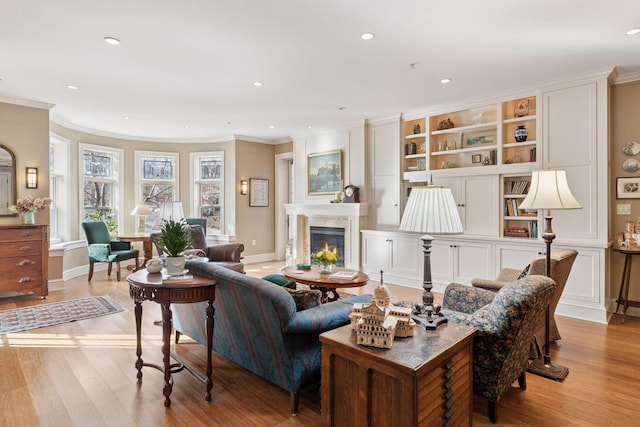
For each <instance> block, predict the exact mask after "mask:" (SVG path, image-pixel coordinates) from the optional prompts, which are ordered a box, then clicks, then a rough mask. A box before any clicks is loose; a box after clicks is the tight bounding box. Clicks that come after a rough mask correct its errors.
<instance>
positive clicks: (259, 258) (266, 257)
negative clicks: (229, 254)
mask: <svg viewBox="0 0 640 427" xmlns="http://www.w3.org/2000/svg"><path fill="white" fill-rule="evenodd" d="M275 259H276V253H275V252H271V253H268V254H257V255H245V256H244V257H243V258H242V262H243V263H244V264H252V263H254V262H269V261H274V260H275Z"/></svg>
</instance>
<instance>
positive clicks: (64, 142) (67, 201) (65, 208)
mask: <svg viewBox="0 0 640 427" xmlns="http://www.w3.org/2000/svg"><path fill="white" fill-rule="evenodd" d="M49 145H50V146H53V151H54V169H55V170H54V171H50V172H49V174H50V176H55V177H56V180H57V181H58V183H59V184H58V188H57V189H50V191H56V196H57V200H56V219H57V221H56V223H57V224H56V226H57V230H58V233H57V234H58V235H57V236H56V237H52V238H51V239H50V242H49V244H50V245H53V244H56V243H60V242H63V241H69V240H71V197H70V195H71V188H70V184H71V179H70V176H71V175H70V174H71V165H70V145H71V143H70V141H69V140H68V139H66V138H64V137H62V136H60V135H58V134H56V133H54V132H50V133H49ZM56 159H57V161H55V160H56ZM49 162H51V159H49Z"/></svg>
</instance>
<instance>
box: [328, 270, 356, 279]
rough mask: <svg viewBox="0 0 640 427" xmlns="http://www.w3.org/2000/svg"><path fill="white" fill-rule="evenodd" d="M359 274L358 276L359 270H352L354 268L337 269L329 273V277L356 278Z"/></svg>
mask: <svg viewBox="0 0 640 427" xmlns="http://www.w3.org/2000/svg"><path fill="white" fill-rule="evenodd" d="M357 276H358V272H357V271H352V270H340V271H336V272H335V273H331V274H330V275H329V277H330V278H332V279H340V280H351V279H355V278H356V277H357Z"/></svg>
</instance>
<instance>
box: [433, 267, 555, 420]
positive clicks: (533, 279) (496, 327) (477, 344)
mask: <svg viewBox="0 0 640 427" xmlns="http://www.w3.org/2000/svg"><path fill="white" fill-rule="evenodd" d="M554 288H555V283H554V281H553V280H552V279H550V278H548V277H545V276H539V275H530V276H526V277H524V278H522V279H518V280H516V281H514V282H512V283H510V284H508V285H506V286H504V287H502V288H501V289H500V290H499V291H498V292H492V291H488V290H486V289H481V288H475V287H471V286H465V285H460V284H457V283H451V284H449V286H447V289H446V290H445V293H444V300H443V303H442V307H443V313H444V315H445V316H447V317H448V318H449V320H450V321H453V322H460V323H465V324H468V325H471V326H475V327H476V328H478V330H479V331H480V333H479V334H478V335H477V336H476V337H475V338H474V339H473V392H474V393H475V394H477V395H479V396H481V397H483V398H485V399H487V400H488V406H487V408H488V413H489V420H491V422H495V421H496V418H497V416H496V403H497V401H498V400H499V399H500V397H501V396H502V395H504V394H505V393H506V392H507V391H508V390H509V389H510V388H511V384H513V382H514V381H515V380H518V383H519V385H520V388H521V389H523V390H525V389H526V386H527V385H526V377H525V374H526V371H527V367H528V356H529V346H530V344H531V341H532V340H533V334H534V332H535V331H536V327H537V325H538V323H539V322H540V320H541V319H542V318H543V317H544V315H545V308H546V306H547V305H548V304H549V302H550V301H551V298H552V297H553V293H554Z"/></svg>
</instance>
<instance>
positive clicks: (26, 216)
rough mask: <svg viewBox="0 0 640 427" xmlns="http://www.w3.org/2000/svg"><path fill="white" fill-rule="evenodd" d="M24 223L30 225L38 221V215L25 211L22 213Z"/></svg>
mask: <svg viewBox="0 0 640 427" xmlns="http://www.w3.org/2000/svg"><path fill="white" fill-rule="evenodd" d="M22 223H23V224H26V225H29V224H35V223H36V215H35V213H34V212H25V213H23V214H22Z"/></svg>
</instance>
